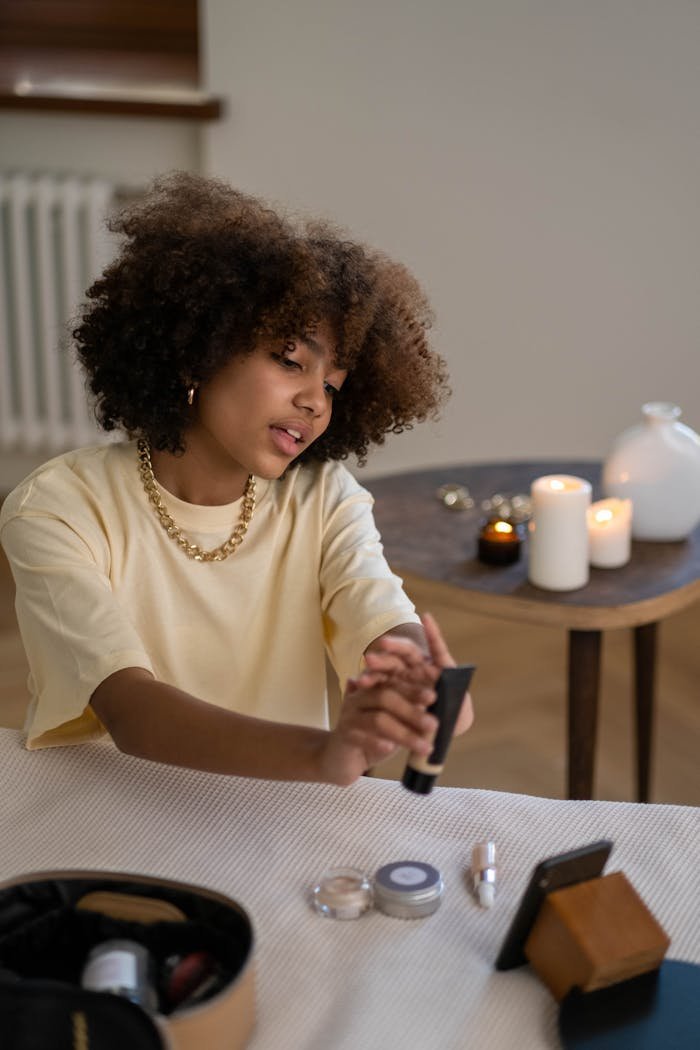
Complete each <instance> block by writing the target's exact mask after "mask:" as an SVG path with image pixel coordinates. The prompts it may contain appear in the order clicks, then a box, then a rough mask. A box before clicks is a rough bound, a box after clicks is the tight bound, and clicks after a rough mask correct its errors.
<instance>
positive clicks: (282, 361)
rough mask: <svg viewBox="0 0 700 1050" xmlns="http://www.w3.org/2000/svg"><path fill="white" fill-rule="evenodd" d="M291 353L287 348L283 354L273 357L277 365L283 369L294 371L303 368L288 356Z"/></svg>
mask: <svg viewBox="0 0 700 1050" xmlns="http://www.w3.org/2000/svg"><path fill="white" fill-rule="evenodd" d="M292 349H294V348H293V347H292ZM290 352H291V351H290V350H288V349H286V348H285V349H284V350H283V351H282V353H281V354H273V355H272V356H273V358H274V359H275V361H276V362H277V364H278V365H281V366H282V368H287V369H289V370H290V371H294V370H295V369H297V368H301V365H300V364H299V362H298V361H295V360H294V359H293V358H291V357H289V356H288V355H289V353H290Z"/></svg>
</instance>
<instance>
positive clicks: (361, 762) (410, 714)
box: [322, 613, 474, 784]
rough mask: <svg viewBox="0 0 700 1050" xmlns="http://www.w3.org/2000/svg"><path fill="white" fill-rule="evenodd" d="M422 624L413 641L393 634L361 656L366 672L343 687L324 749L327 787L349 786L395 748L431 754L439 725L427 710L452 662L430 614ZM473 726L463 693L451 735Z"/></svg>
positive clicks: (470, 705) (466, 698)
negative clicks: (443, 671) (443, 673)
mask: <svg viewBox="0 0 700 1050" xmlns="http://www.w3.org/2000/svg"><path fill="white" fill-rule="evenodd" d="M422 624H423V631H422V632H420V635H419V636H417V637H416V640H415V641H414V640H412V639H411V638H408V637H405V636H400V635H397V634H395V633H388V634H385V635H383V636H382V637H381V638H378V639H377V640H376V641H375V642H374V643H373V644H372V647H371V648H370V649H368V650H367V652H366V653H365V662H366V669H365V670H364V671H363V672H362V673H361V674H360V675H359V676H358V677H357V678H354V679H350V680H349V681H348V685H347V688H346V690H345V696H344V700H343V706H342V708H341V711H340V716H339V718H338V722H337V724H336V726H335V728H334V729H333V730H332V731H331V733H330V734H329V736H328V739H327V742H326V746H325V747H324V754H323V759H322V761H323V767H324V774H325V777H327V778H328V779H329V780H330V781H331V782H333V783H336V784H351V783H352V782H353V781H354V780H356V779H357V777H359V776H361V775H362V774H363V773H364V772H366V771H367V769H369V768H370V767H371V766H373V765H376V764H377V763H378V762H381V761H383V760H385V759H387V758H389V757H390V756H391V755H393V754H394V753H395V752H396V751H397V750H398V749H399V748H406V749H407V750H409V751H414V752H417V753H418V754H422V755H429V754H430V752H431V751H432V748H433V739H434V737H435V732H436V730H437V725H438V723H437V719H436V718H435V717H434V716H433V715H430V714H428V713H427V710H426V709H427V708H428V707H429V706H430V704H432V703H433V701H434V700H435V682H436V681H437V678H438V677H439V674H440V671H441V670H442V668H443V667H454V666H455V661H454V659H453V658H452V656H451V654H450V652H449V650H448V648H447V644H446V643H445V640H444V638H443V636H442V633H441V631H440V628H439V627H438V625H437V623H436V622H435V620H434V619H433V617H432V616H431V615H430V614H429V613H426V614H425V616H423V617H422ZM411 626H413V625H411ZM418 630H419V631H420V628H418ZM419 641H420V642H423V643H424V646H425V648H423V647H421V646H420V645H419V644H418V642H419ZM426 648H427V650H428V652H427V653H426V651H425V649H426ZM428 654H429V655H428ZM473 720H474V713H473V710H472V703H471V697H470V696H469V693H466V694H465V697H464V701H463V703H462V708H461V711H460V714H459V716H458V719H457V725H456V728H455V732H456V733H463V732H465V731H466V730H467V729H468V728H469V727H470V726H471V724H472V722H473Z"/></svg>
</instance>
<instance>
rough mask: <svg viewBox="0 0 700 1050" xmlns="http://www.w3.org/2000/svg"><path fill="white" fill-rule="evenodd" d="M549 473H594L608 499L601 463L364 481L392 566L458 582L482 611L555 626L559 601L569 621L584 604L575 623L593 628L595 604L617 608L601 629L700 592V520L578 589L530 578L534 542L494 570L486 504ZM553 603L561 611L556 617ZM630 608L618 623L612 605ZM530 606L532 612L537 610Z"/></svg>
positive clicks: (670, 607) (438, 471)
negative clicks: (446, 488)
mask: <svg viewBox="0 0 700 1050" xmlns="http://www.w3.org/2000/svg"><path fill="white" fill-rule="evenodd" d="M543 474H574V475H576V476H578V477H582V478H586V479H587V480H588V481H590V482H591V484H592V486H593V495H592V499H593V500H597V499H600V498H602V493H601V491H600V474H601V464H600V463H598V462H594V461H574V462H562V461H556V460H541V461H536V462H521V463H489V464H479V465H468V466H457V467H455V466H451V467H435V468H430V469H429V470H419V471H415V472H410V473H401V474H393V475H389V476H387V477H383V478H374V479H372V480H370V481H367V482H363V484H364V485H365V487H366V488H367V489H369V491H370V492H371V493H372V494H373V496H374V497H375V501H376V502H375V508H374V513H375V520H376V522H377V526H378V528H379V531H380V533H381V535H382V540H383V543H384V550H385V554H386V557H387V559H388V561H389V563H390V564H391V566H392V567H393V568H394V569H396V571H397V572H399V573H401V574H404V575H408V576H415V577H419V578H422V579H425V580H429V581H432V582H434V583H438V584H445V585H449V586H450V587H452V588H457V589H461V590H462V591H464V592H468V593H469V594H470V595H471V596H472V597H473V598H475V599H479V598H480V599H481V601H479V600H477V601H476V602H475V605H474V607H475V609H476V611H478V610H479V609H481V610H482V611H487V612H496V611H502V612H503V613H504V614H507V613H515V612H519V613H520V615H518V617H517V618H519V619H520V618H524V619H532V620H533V621H536V620H538V619H539V620H540V622H555V620H554V614H555V612H556V610H555V608H554V607H556V608H557V609H559V610H560V611H561V612H562V614H563V615H564V618H565V619H566V610H567V609H568V610H570V612H571V614H573V613H574V610H576V611H577V614H583V616H584V620H583V622H582V623H581V624H579V623H578V622H572V623H570V624H569V625H570V626H586V622H585V615H586V614H585V610H589V611H590V614H591V615H592V614H593V612H594V610H599V611H603V610H607V611H608V612H609V613H610V615H609V616H608V617H607V618H605V617H604V619H605V622H602V621H601V622H600V623H597V624H594V623H593V622H591V626H592V627H594V626H617V625H619V626H623V625H625V623H630V624H631V623H633V622H634V623H642V622H651V621H652V620H654V619H657V618H660V617H661V616H663V615H667V614H668V613H670V612H673V611H675V610H676V609H677V608H682V607H684V606H685V605H688V604H690V603H691V602H692V601H694V600H695V598H696V597H697V598H700V526H698V527H697V528H696V529H695V531H694V532H693V533H692V535H691V536H690V538H689V539H687V540H683V541H680V542H675V543H655V542H649V541H643V542H642V541H634V542H633V543H632V557H631V559H630V561H629V563H628V564H627V565H625V566H623V567H622V568H619V569H593V568H592V569H591V573H590V580H589V582H588V584H587V585H586V586H585V587H582V588H580V589H578V590H575V591H547V590H543V589H541V588H539V587H535V586H533V585H532V584H531V583H529V581H528V579H527V538H526V539H525V542H524V547H523V555H522V557H521V559H520V560H519V561H518V562H516V563H515V564H513V565H509V566H490V565H484V564H483V563H482V562H480V561H478V560H477V558H476V547H477V533H478V530H479V526H480V523H482V522H483V519H484V512H483V510H482V509H481V502H482V501H483V500H485V499H488V498H489V497H491V496H493V495H494V494H495V493H497V492H499V493H501V494H502V495H512V494H515V493H524V494H529V492H530V485H531V483H532V481H533V480H534V479H535V478H537V477H540V476H541V475H543ZM443 484H460V485H464V486H465V487H466V488H468V489H469V492H470V494H471V496H472V497H473V499H474V501H475V506H474V508H473V509H471V510H463V511H457V510H450V509H448V508H447V507H445V506H444V505H443V503H442V502H441V501H440V500H439V499H438V498H437V496H436V492H437V489H438V488H439V486H440V485H443ZM490 599H493V602H491V601H490ZM496 599H501V601H500V602H497V601H496ZM503 599H508V600H509V601H503ZM484 603H485V604H484ZM535 605H536V606H538V607H539V610H536V609H535ZM547 605H551V606H552V607H553V608H552V609H550V610H549V614H548V613H547V612H546V609H545V606H547ZM492 606H493V607H492ZM508 606H510V608H508ZM625 606H629V607H632V606H634V607H635V608H634V612H632V610H631V608H630V609H629V610H628V612H627V613H625V612H620V613H619V623H618V622H617V620H616V619H615V617H614V615H613V612H612V610H613V609H614V608H617V607H625ZM528 609H529V611H530V612H531V613H532V615H527V610H528ZM543 614H544V615H543ZM550 614H551V615H550ZM574 619H576V617H574Z"/></svg>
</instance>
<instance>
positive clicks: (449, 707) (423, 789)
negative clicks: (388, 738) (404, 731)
mask: <svg viewBox="0 0 700 1050" xmlns="http://www.w3.org/2000/svg"><path fill="white" fill-rule="evenodd" d="M474 670H475V667H474V664H465V665H464V666H462V667H445V668H443V670H442V671H441V673H440V677H439V678H438V680H437V686H436V690H437V696H436V698H435V700H434V702H433V703H432V704H431V705H430V707H429V708H428V712H429V714H431V715H435V717H436V718H437V719H438V721H439V723H440V724H439V725H438V729H437V733H436V734H435V741H434V744H433V750H432V751H431V753H430V754H429V755H427V756H426V755H417V754H416V753H415V752H414V751H412V752H411V753H410V755H409V756H408V762H407V764H406V769H405V770H404V774H403V778H402V780H401V783H402V784H403V786H404V787H405V788H408V790H409V791H415V792H416V794H417V795H427V794H428V793H429V792H430V791H432V789H433V785H434V784H435V781H436V780H437V778H438V776H439V775H440V773H442V770H443V766H444V765H445V758H446V756H447V749H448V748H449V746H450V741H451V740H452V734H453V733H454V729H455V725H456V724H457V717H458V715H459V712H460V708H461V707H462V700H463V699H464V694H465V693H466V691H467V689H468V688H469V683H470V682H471V679H472V675H473V674H474Z"/></svg>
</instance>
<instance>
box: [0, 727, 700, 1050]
mask: <svg viewBox="0 0 700 1050" xmlns="http://www.w3.org/2000/svg"><path fill="white" fill-rule="evenodd" d="M0 770H1V773H0V778H1V779H0V784H1V786H0V792H1V795H0V797H1V798H2V803H1V804H0V842H2V850H0V877H1V878H3V879H7V878H14V877H16V876H18V875H20V874H22V873H25V872H33V871H41V870H49V869H52V868H54V869H55V868H64V869H65V868H94V869H116V870H120V871H126V872H132V873H137V874H146V875H156V876H163V877H167V878H174V879H182V880H186V881H190V882H194V883H197V884H199V885H202V886H209V887H211V888H213V889H216V890H218V891H220V892H222V893H225V894H228V895H230V896H232V897H233V898H235V899H236V900H237V901H238V902H239V903H240V904H242V905H243V907H244V908H245V909H246V910H247V912H248V913H249V915H250V917H251V919H252V922H253V926H254V930H255V936H256V947H255V953H256V960H257V975H258V978H257V979H258V998H257V1017H258V1022H257V1028H256V1032H255V1035H254V1036H253V1039H252V1042H251V1044H250V1045H251V1047H252V1048H253V1050H351V1048H352V1050H374V1048H377V1050H380V1048H381V1050H387V1048H388V1047H401V1048H402V1050H461V1048H463V1047H469V1046H478V1047H480V1050H491V1048H493V1050H507V1048H511V1047H523V1048H527V1050H539V1048H551V1047H557V1046H558V1045H559V1044H558V1037H557V1007H556V1004H555V1002H554V1000H553V999H552V997H551V996H550V994H549V992H548V991H547V990H546V989H545V988H544V986H543V985H541V984H540V983H539V981H538V980H537V979H536V977H535V976H534V974H533V973H532V972H531V971H530V969H529V967H523V968H522V969H519V970H517V971H513V972H509V973H497V972H495V971H494V969H493V962H494V959H495V957H496V954H497V952H498V948H499V945H500V943H501V941H502V939H503V937H504V935H505V932H506V929H507V926H508V924H509V922H510V920H511V918H512V915H513V912H514V910H515V908H516V905H517V903H518V901H519V899H520V896H521V894H522V891H523V888H524V885H525V883H526V881H527V879H528V878H529V875H530V872H531V870H532V868H533V867H534V865H535V864H536V862H537V861H539V860H541V859H542V858H544V857H547V856H550V855H552V854H555V853H559V852H561V851H563V850H566V849H572V848H575V847H577V846H581V845H584V844H586V843H588V842H591V841H593V840H594V839H598V838H603V837H608V838H611V839H612V840H613V841H614V844H615V845H614V849H613V853H612V856H611V858H610V860H609V862H608V866H607V869H606V870H608V871H616V870H623V871H624V872H625V874H626V875H627V877H628V878H629V880H630V881H631V882H632V884H633V886H634V887H635V888H636V889H637V891H638V893H639V894H640V895H641V897H642V898H643V899H644V900H645V901H646V903H647V904H648V905H649V907H650V908H651V910H652V911H653V912H654V914H655V915H656V917H657V919H658V920H659V921H660V922H661V924H662V925H663V926H664V928H665V929H666V931H667V932H668V934H669V936H670V937H671V939H672V943H671V948H670V950H669V953H668V955H669V957H670V958H676V959H683V960H688V961H692V962H700V864H699V863H698V861H699V859H700V834H699V832H700V810H698V809H695V808H690V807H680V806H665V805H664V806H662V805H638V804H632V803H612V802H565V801H557V800H550V799H541V798H534V797H530V796H524V795H512V794H505V793H499V792H493V791H474V790H463V789H457V788H437V789H435V790H434V791H433V792H432V794H431V795H428V796H425V797H418V796H413V795H411V794H409V792H407V791H405V790H404V789H403V788H402V787H401V786H400V785H399V784H398V783H395V782H393V781H383V780H376V779H367V778H365V779H363V780H361V781H360V782H358V783H357V784H355V785H354V786H353V787H351V788H346V789H340V788H332V787H327V786H319V785H308V784H281V783H263V782H260V781H252V780H249V781H246V780H240V779H235V778H226V777H220V776H209V775H206V774H200V773H192V772H187V771H182V770H177V769H172V768H169V767H164V766H156V765H153V764H150V763H146V762H142V761H139V760H137V759H132V758H129V757H126V756H123V755H121V754H119V753H118V752H117V751H115V750H114V749H113V748H112V747H111V746H110V745H108V744H103V743H95V744H86V745H85V746H83V747H80V748H61V749H51V750H47V751H42V752H32V753H30V752H27V751H25V750H24V748H23V746H22V743H21V737H20V735H19V734H17V733H15V732H12V731H9V730H3V731H2V732H0ZM487 838H492V839H494V840H495V841H496V843H497V846H498V849H499V859H500V866H501V870H500V879H499V885H498V896H497V899H496V904H495V906H494V908H493V909H492V910H491V911H483V910H480V909H479V908H478V907H477V906H476V904H475V903H474V900H473V897H472V896H471V893H470V890H469V888H468V882H467V873H468V866H469V861H470V857H471V849H472V846H473V844H474V843H475V842H477V841H479V840H482V839H487ZM401 859H414V860H423V861H428V862H430V863H431V864H434V865H435V866H437V867H438V868H440V870H441V871H442V873H443V876H444V879H445V884H446V889H445V896H444V899H443V902H442V905H441V907H440V908H439V910H438V911H437V912H436V913H435V914H433V915H431V916H430V917H428V918H424V919H417V920H402V919H394V918H390V917H388V916H385V915H382V914H381V913H379V912H377V911H370V912H368V913H367V914H365V915H364V916H362V918H360V919H358V920H354V921H346V922H338V921H334V920H331V919H325V918H322V917H320V916H318V915H316V914H315V912H314V911H313V910H312V907H311V903H310V890H311V887H312V885H313V882H314V879H315V877H316V876H318V875H319V874H320V873H321V872H322V871H323V870H324V869H325V868H327V867H331V866H337V865H341V864H342V865H352V866H357V867H361V868H364V869H365V870H367V871H368V872H369V873H373V872H374V871H375V870H376V869H377V868H378V867H380V866H381V865H382V864H385V863H387V862H390V861H394V860H401Z"/></svg>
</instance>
